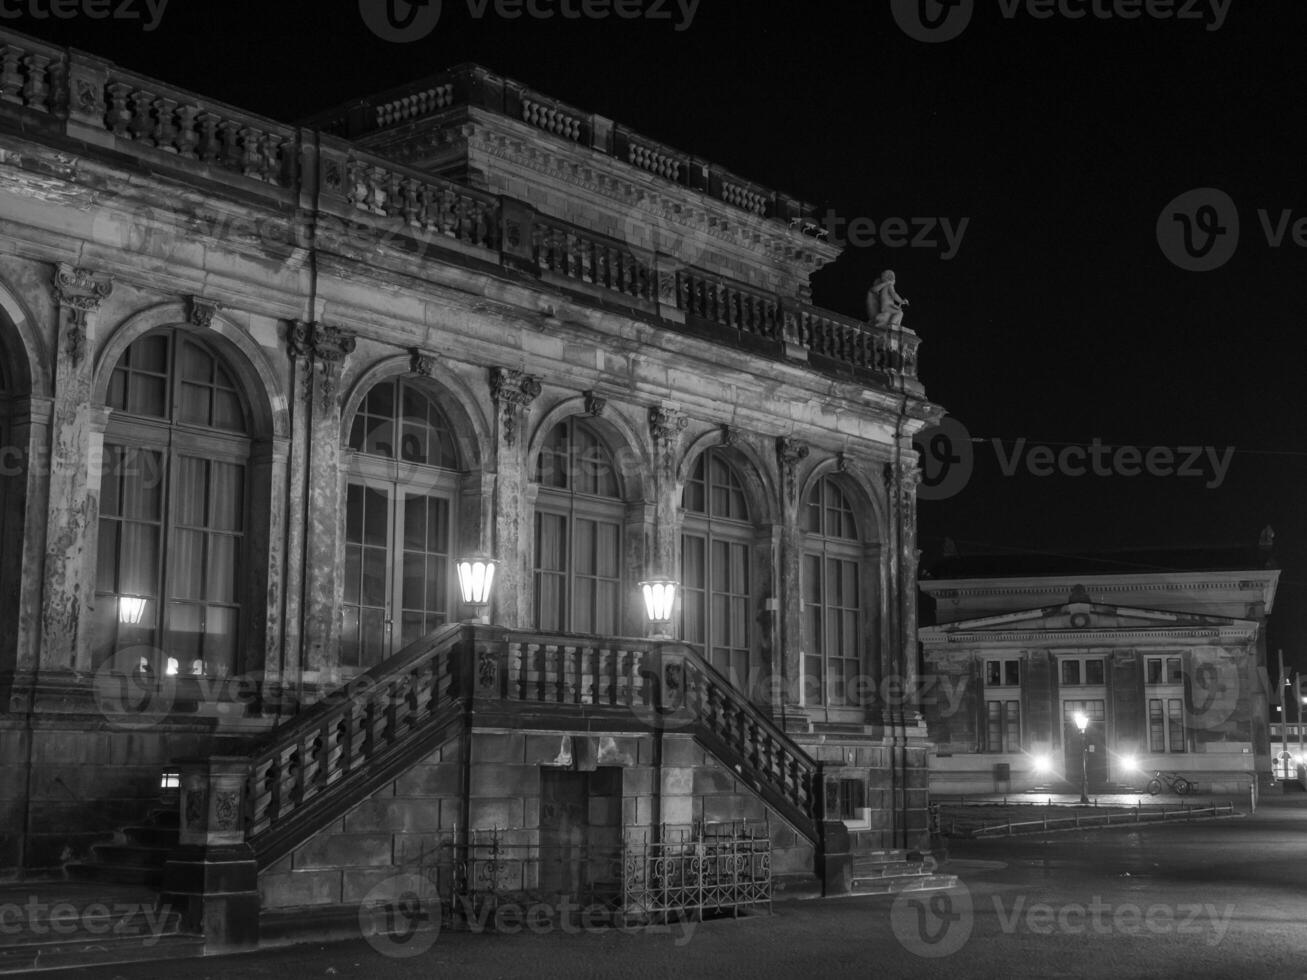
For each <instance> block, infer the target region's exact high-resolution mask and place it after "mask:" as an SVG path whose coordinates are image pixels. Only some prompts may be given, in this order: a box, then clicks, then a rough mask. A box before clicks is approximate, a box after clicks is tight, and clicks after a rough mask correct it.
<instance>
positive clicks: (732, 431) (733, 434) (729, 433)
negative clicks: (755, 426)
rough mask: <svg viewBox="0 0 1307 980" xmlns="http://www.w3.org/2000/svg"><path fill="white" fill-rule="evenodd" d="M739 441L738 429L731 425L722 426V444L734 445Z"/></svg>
mask: <svg viewBox="0 0 1307 980" xmlns="http://www.w3.org/2000/svg"><path fill="white" fill-rule="evenodd" d="M739 441H740V430H739V429H737V428H736V427H735V426H733V425H723V426H722V445H723V446H734V445H735V444H736V443H738V442H739Z"/></svg>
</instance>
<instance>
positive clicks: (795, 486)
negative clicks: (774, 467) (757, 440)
mask: <svg viewBox="0 0 1307 980" xmlns="http://www.w3.org/2000/svg"><path fill="white" fill-rule="evenodd" d="M809 452H810V450H809V449H808V446H807V445H806V444H805V443H803V442H800V441H799V440H798V439H793V438H791V437H789V436H777V438H776V458H777V460H779V461H780V464H781V471H782V472H783V473H784V474H785V494H786V499H787V500H789V501H791V502H792V501H793V500H794V499H795V498H796V497H797V496H798V493H799V463H800V462H801V461H802V460H805V459H807V458H808V453H809Z"/></svg>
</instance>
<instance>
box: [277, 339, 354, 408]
mask: <svg viewBox="0 0 1307 980" xmlns="http://www.w3.org/2000/svg"><path fill="white" fill-rule="evenodd" d="M286 346H287V348H288V349H289V351H290V356H291V357H292V358H296V359H300V358H304V359H305V360H307V362H308V365H309V374H310V378H311V377H312V375H313V366H314V365H315V364H316V365H317V366H318V367H319V369H320V371H319V373H320V375H321V378H320V381H319V382H318V389H319V394H320V396H321V400H320V402H319V404H320V405H321V407H322V411H323V412H328V411H330V410H331V406H332V403H333V401H334V399H335V396H336V386H337V372H338V369H339V367H340V365H341V364H342V363H343V362H344V360H345V358H346V357H348V356H349V355H350V354H352V353H353V352H354V348H355V347H357V346H358V340H357V338H356V337H355V335H354V334H353V333H351V332H350V331H348V330H343V329H342V328H340V327H330V326H326V325H325V324H321V323H317V322H312V323H306V322H305V321H303V320H292V321H291V322H290V329H289V330H288V331H287V333H286ZM304 394H305V397H306V398H308V399H312V397H313V393H312V386H309V387H307V388H306V389H305V392H304Z"/></svg>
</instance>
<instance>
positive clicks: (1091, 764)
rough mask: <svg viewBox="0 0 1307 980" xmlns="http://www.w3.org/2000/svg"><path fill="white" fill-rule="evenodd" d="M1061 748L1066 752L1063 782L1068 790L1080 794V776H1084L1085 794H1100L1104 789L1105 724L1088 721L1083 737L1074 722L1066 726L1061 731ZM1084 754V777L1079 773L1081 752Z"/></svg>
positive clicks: (1105, 779) (1105, 759) (1105, 771)
mask: <svg viewBox="0 0 1307 980" xmlns="http://www.w3.org/2000/svg"><path fill="white" fill-rule="evenodd" d="M1062 745H1063V746H1064V748H1065V751H1066V770H1065V772H1066V778H1067V782H1069V783H1070V784H1071V788H1072V789H1073V790H1074V791H1076V792H1079V790H1080V784H1081V782H1082V778H1083V776H1087V777H1088V778H1087V780H1084V781H1085V782H1086V783H1087V790H1088V792H1090V793H1102V792H1104V791H1105V790H1106V789H1107V777H1108V772H1107V739H1106V733H1105V732H1104V723H1103V722H1102V721H1099V720H1094V721H1090V722H1089V724H1088V725H1087V726H1086V727H1085V734H1084V735H1083V736H1082V735H1081V734H1080V730H1079V729H1078V728H1077V727H1076V725H1075V723H1074V722H1071V721H1069V722H1067V724H1066V726H1065V727H1064V729H1063V735H1062ZM1082 749H1084V750H1085V755H1084V761H1083V766H1084V773H1083V775H1082V772H1081V766H1082V762H1081V751H1082Z"/></svg>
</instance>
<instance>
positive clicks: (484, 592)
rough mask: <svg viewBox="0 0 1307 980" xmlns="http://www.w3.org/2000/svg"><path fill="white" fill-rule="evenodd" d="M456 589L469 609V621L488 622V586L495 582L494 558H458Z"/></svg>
mask: <svg viewBox="0 0 1307 980" xmlns="http://www.w3.org/2000/svg"><path fill="white" fill-rule="evenodd" d="M457 568H458V591H459V595H460V597H461V598H462V600H463V604H464V605H465V606H468V607H469V609H470V610H471V618H469V619H468V620H467V622H470V623H489V622H490V615H489V609H490V588H491V586H492V585H494V582H495V560H494V559H493V558H486V557H484V556H482V555H470V556H468V557H466V558H460V559H459V560H458V563H457Z"/></svg>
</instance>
